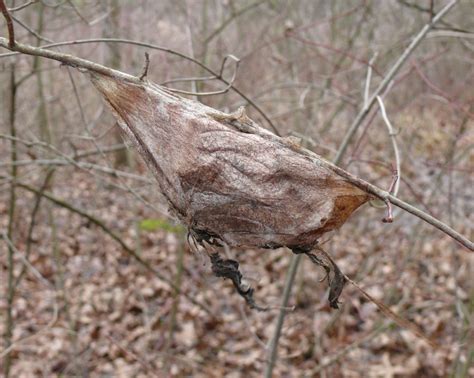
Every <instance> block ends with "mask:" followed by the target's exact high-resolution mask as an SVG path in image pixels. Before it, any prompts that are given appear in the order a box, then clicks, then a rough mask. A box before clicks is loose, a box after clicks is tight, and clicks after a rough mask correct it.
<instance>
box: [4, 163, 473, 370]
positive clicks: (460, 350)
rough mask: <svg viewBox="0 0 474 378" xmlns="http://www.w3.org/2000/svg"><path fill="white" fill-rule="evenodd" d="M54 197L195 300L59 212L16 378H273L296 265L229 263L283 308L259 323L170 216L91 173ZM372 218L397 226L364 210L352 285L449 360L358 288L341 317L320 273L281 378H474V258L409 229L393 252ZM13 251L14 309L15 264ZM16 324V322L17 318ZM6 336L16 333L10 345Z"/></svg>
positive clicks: (41, 259)
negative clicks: (268, 371) (290, 272)
mask: <svg viewBox="0 0 474 378" xmlns="http://www.w3.org/2000/svg"><path fill="white" fill-rule="evenodd" d="M61 177H63V176H61ZM122 182H124V181H123V180H122ZM98 187H99V188H98ZM3 189H4V190H3V191H2V192H1V197H0V220H1V221H0V223H1V225H0V226H1V228H4V227H6V226H7V222H8V201H7V198H8V197H7V194H8V190H6V186H4V187H3ZM148 192H150V191H149V190H148ZM17 195H18V198H17V209H16V213H17V218H16V223H15V227H14V242H15V247H16V249H17V250H16V251H15V254H14V263H15V273H16V274H18V272H19V271H20V270H21V269H22V266H23V265H24V264H23V262H24V253H25V250H26V248H27V239H28V238H27V232H28V228H29V224H30V221H31V213H32V209H33V204H34V203H35V196H34V194H32V193H29V192H27V191H25V190H22V189H17ZM54 195H55V196H56V197H57V198H60V199H62V200H64V201H66V202H67V203H69V204H71V205H73V206H75V207H77V208H80V209H82V210H84V211H87V212H88V213H89V214H91V215H93V216H95V217H97V218H99V219H101V220H102V221H103V222H104V224H105V225H106V227H108V228H109V229H110V230H113V232H114V233H116V234H117V235H119V236H120V238H122V240H123V242H125V243H126V244H127V245H128V246H130V247H131V248H132V249H134V250H135V251H136V252H137V253H139V254H140V256H141V257H142V259H144V260H145V261H146V262H147V263H148V264H149V265H150V266H151V267H153V268H154V269H155V270H157V271H158V272H159V273H160V274H161V275H162V276H164V277H165V278H167V279H168V280H170V281H172V282H175V283H176V284H177V285H178V286H179V287H180V289H181V292H182V293H184V294H185V295H186V296H185V295H184V294H181V295H178V296H176V295H175V293H174V291H173V289H172V288H171V287H170V286H169V285H168V284H167V283H166V282H164V281H163V280H161V279H159V278H158V277H157V276H156V275H154V274H153V273H152V272H150V271H149V270H147V269H146V268H144V267H143V265H141V264H139V263H138V262H137V261H136V260H135V259H134V258H133V257H131V256H130V255H129V254H127V252H126V251H125V250H124V249H123V248H122V247H121V246H120V244H118V243H117V242H116V241H115V240H113V239H112V238H111V237H110V236H109V235H107V234H106V233H104V232H103V230H102V229H100V228H99V227H98V226H97V225H95V224H94V223H91V222H90V221H88V220H87V219H85V218H84V217H83V216H79V215H77V214H73V213H72V212H71V211H69V210H68V209H66V208H64V207H60V206H57V205H54V206H52V205H51V203H49V201H47V200H45V199H44V198H43V200H42V202H41V206H40V211H39V213H38V215H37V220H36V225H35V227H34V231H33V237H32V248H31V252H30V256H29V259H28V260H29V263H28V265H27V266H26V271H25V273H26V274H25V275H24V278H23V279H22V280H21V282H20V283H19V284H18V286H17V288H16V296H15V301H14V306H13V316H14V332H13V340H14V347H13V350H12V351H11V356H12V358H13V365H12V376H14V377H31V376H45V377H51V376H102V377H104V376H114V377H131V376H136V377H156V376H193V377H222V376H229V377H241V376H252V377H253V376H261V375H262V374H263V373H262V372H263V371H264V369H265V366H266V359H267V353H268V352H267V349H266V348H267V345H268V343H269V341H270V339H271V336H272V333H273V330H274V327H275V321H276V317H277V315H278V304H279V301H280V299H279V298H280V296H281V294H282V291H283V285H284V281H285V272H286V270H287V268H288V265H289V261H290V258H291V252H290V251H288V250H285V249H279V250H264V251H259V250H247V251H227V253H229V254H230V255H231V256H232V257H233V258H235V259H237V260H238V261H239V262H240V263H241V268H242V270H243V272H244V276H245V277H246V278H247V279H248V280H249V282H250V283H251V284H252V286H254V287H255V298H256V301H258V302H259V303H263V304H266V305H270V306H274V307H275V309H271V310H270V311H267V312H257V311H254V310H251V309H249V308H248V307H247V306H246V305H245V303H244V301H243V300H242V298H241V297H239V296H238V295H237V293H236V292H235V291H234V289H233V288H232V285H231V283H230V282H228V281H225V280H222V279H219V278H215V277H214V276H213V275H212V272H211V266H210V263H209V260H208V257H207V255H206V254H205V253H203V252H193V250H192V249H191V248H190V246H189V245H188V243H187V242H186V234H185V232H184V231H183V229H182V228H180V227H177V226H176V225H174V224H172V223H170V221H168V220H167V219H168V218H166V214H164V213H161V214H160V213H159V212H157V211H155V210H152V209H151V208H150V206H147V205H146V204H142V203H139V204H138V205H137V204H136V203H134V205H133V206H130V205H129V203H130V201H131V200H130V195H124V194H123V193H120V191H118V190H117V189H116V188H114V186H107V185H106V186H104V184H103V183H99V182H98V181H97V180H96V179H95V178H94V176H92V175H91V174H89V173H87V172H81V171H76V172H73V171H72V173H71V174H70V175H69V178H68V180H64V181H62V182H61V181H60V180H56V182H55V187H54ZM144 198H145V199H146V200H149V201H150V202H151V203H158V201H159V197H156V198H155V197H154V196H151V197H150V196H149V197H148V198H147V197H146V196H145V197H144ZM135 202H138V201H135ZM364 212H369V214H371V215H372V218H373V219H376V217H377V216H380V215H381V214H379V213H378V212H377V210H375V209H370V208H369V209H368V210H367V209H362V210H359V212H358V213H357V214H356V215H355V216H354V218H353V220H351V221H349V223H348V224H347V225H346V226H344V227H343V228H342V229H341V231H340V232H338V234H336V235H334V236H333V237H332V239H331V241H330V243H328V245H330V251H331V253H332V254H333V256H334V258H335V259H336V260H337V262H338V265H339V266H340V268H341V269H342V270H343V271H344V272H345V273H346V274H347V275H348V276H350V277H352V278H353V279H355V280H356V281H357V282H359V283H360V285H362V286H363V287H364V288H366V289H367V290H368V291H369V292H370V293H371V295H373V296H374V297H375V298H377V299H378V300H381V301H383V302H384V303H385V304H387V305H388V306H390V307H391V308H392V309H393V310H394V311H396V312H397V313H398V314H401V315H402V316H403V317H405V318H407V319H409V320H411V321H413V322H414V323H415V324H417V325H418V326H419V327H420V328H421V329H422V330H423V332H425V333H426V334H427V335H429V336H430V337H431V338H433V339H434V340H436V341H437V342H438V343H439V345H440V347H439V348H437V349H432V348H431V347H430V346H428V345H427V344H426V343H425V342H424V341H422V340H420V339H419V338H417V337H416V336H415V335H413V334H412V333H411V332H410V331H408V330H404V329H400V328H399V327H398V326H396V325H394V324H393V323H392V322H391V321H390V320H389V319H387V318H386V317H385V316H384V315H383V314H381V313H380V312H379V311H378V310H377V308H376V307H375V306H374V305H373V304H372V303H370V302H368V301H367V300H366V299H365V298H363V297H362V296H361V295H360V293H359V292H357V291H356V290H355V289H354V288H353V287H351V286H350V285H348V286H346V288H345V291H344V293H343V295H342V297H341V300H342V302H343V303H342V305H341V308H340V310H333V309H331V308H330V307H329V306H328V303H327V299H326V296H327V283H326V281H324V282H319V281H320V280H321V279H322V278H323V277H324V275H323V272H322V271H320V269H319V268H318V267H316V266H314V265H311V263H310V262H309V261H304V263H303V264H302V265H301V266H300V269H299V271H298V273H297V279H296V286H295V288H294V290H293V294H292V297H291V300H290V304H291V305H292V306H295V307H294V310H293V311H289V312H288V314H287V317H286V321H285V324H284V327H283V333H282V337H281V340H280V346H279V357H278V361H277V364H276V368H275V376H282V377H296V376H307V377H312V376H318V375H321V376H327V377H337V376H347V377H359V376H360V377H362V376H366V377H367V376H370V377H379V376H380V377H382V376H383V377H394V376H404V377H406V376H413V377H421V376H426V377H436V376H446V375H448V374H450V373H451V374H453V373H456V374H458V376H463V374H464V376H469V375H470V376H474V368H473V367H471V368H470V370H468V369H469V358H470V359H471V360H470V362H471V363H472V358H473V356H472V355H473V349H472V346H469V340H470V342H472V340H473V337H474V334H473V330H474V328H473V326H472V322H473V319H474V318H473V314H474V287H473V283H472V274H473V261H472V256H470V255H469V254H467V253H464V252H463V251H462V249H461V247H457V246H454V247H453V242H452V241H451V240H449V239H448V238H447V237H445V236H443V235H441V234H436V236H438V239H437V240H436V242H433V241H429V242H423V240H422V241H421V242H419V239H418V237H417V238H416V239H415V240H413V239H411V238H410V237H409V235H411V234H408V233H407V235H408V236H406V235H404V230H405V231H406V228H403V227H401V226H400V228H395V231H396V232H398V233H399V235H400V238H399V243H398V245H397V244H395V242H393V241H390V240H391V239H390V238H386V237H385V236H386V235H389V233H390V232H393V231H394V227H397V226H396V225H397V221H395V223H394V225H395V226H385V228H384V227H383V226H377V227H376V228H374V226H373V225H372V224H371V222H373V221H374V220H373V219H371V220H370V221H365V220H364V219H363V218H362V216H361V214H362V213H364ZM405 219H407V218H405ZM352 222H353V224H351V223H352ZM413 227H419V232H420V235H419V236H420V237H422V233H423V232H424V231H423V230H424V228H423V227H420V226H419V225H417V224H416V223H415V224H414V226H413ZM408 228H411V226H410V227H408ZM371 229H374V230H373V232H374V233H375V235H374V236H373V237H371V236H369V234H368V232H369V230H371ZM2 244H3V245H2V260H1V267H2V277H3V278H2V280H1V281H2V293H3V292H4V290H5V284H6V277H7V275H6V273H7V261H6V258H5V256H6V246H5V243H2ZM180 257H182V265H181V263H180ZM180 271H181V272H182V273H181V274H180V273H179V272H180ZM2 296H3V294H2ZM189 298H192V299H193V300H195V301H198V302H199V303H201V304H203V305H204V306H205V308H206V310H204V309H202V308H200V307H199V306H198V305H196V304H194V303H192V302H191V301H190V299H189ZM0 310H1V311H0V313H1V314H5V310H6V303H5V302H2V306H1V309H0ZM4 325H5V323H4V321H3V319H2V323H1V327H2V329H1V330H2V334H3V332H4Z"/></svg>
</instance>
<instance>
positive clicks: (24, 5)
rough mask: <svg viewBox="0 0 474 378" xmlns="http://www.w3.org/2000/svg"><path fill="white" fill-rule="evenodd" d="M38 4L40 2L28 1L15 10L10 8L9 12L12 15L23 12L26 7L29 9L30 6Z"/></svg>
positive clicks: (35, 0) (36, 0)
mask: <svg viewBox="0 0 474 378" xmlns="http://www.w3.org/2000/svg"><path fill="white" fill-rule="evenodd" d="M37 2H38V0H31V1H27V2H26V3H25V4H22V5H18V6H17V7H15V8H8V11H9V12H10V13H13V12H17V11H19V10H22V9H25V8H26V7H29V6H30V5H32V4H35V3H37Z"/></svg>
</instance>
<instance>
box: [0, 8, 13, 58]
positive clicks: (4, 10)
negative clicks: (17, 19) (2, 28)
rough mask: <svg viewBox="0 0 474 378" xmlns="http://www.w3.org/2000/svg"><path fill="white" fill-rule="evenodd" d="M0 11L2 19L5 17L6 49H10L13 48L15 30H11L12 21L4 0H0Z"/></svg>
mask: <svg viewBox="0 0 474 378" xmlns="http://www.w3.org/2000/svg"><path fill="white" fill-rule="evenodd" d="M0 11H1V12H2V14H3V17H5V21H6V22H7V29H8V47H9V48H11V49H12V48H14V47H15V29H14V28H13V20H12V17H11V15H10V13H9V12H8V9H7V6H6V5H5V1H4V0H0Z"/></svg>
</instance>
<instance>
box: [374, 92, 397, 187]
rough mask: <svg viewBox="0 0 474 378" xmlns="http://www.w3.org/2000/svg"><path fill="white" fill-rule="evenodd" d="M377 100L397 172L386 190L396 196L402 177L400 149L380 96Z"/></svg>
mask: <svg viewBox="0 0 474 378" xmlns="http://www.w3.org/2000/svg"><path fill="white" fill-rule="evenodd" d="M377 101H378V103H379V106H380V112H381V113H382V118H383V120H384V122H385V125H386V126H387V129H388V135H389V136H390V140H391V142H392V147H393V152H394V154H395V170H396V172H397V180H395V181H394V187H393V188H390V189H389V190H388V192H389V193H391V194H393V195H394V196H396V195H397V194H398V189H399V188H400V180H401V178H402V164H401V158H400V150H399V149H398V144H397V139H396V136H397V133H396V132H395V130H394V129H393V127H392V124H391V123H390V120H389V119H388V116H387V112H386V111H385V105H384V103H383V101H382V98H381V97H380V96H377Z"/></svg>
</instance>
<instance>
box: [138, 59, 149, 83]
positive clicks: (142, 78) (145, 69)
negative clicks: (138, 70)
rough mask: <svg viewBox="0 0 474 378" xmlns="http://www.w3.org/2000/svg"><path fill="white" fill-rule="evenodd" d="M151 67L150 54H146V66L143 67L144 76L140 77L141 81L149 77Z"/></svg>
mask: <svg viewBox="0 0 474 378" xmlns="http://www.w3.org/2000/svg"><path fill="white" fill-rule="evenodd" d="M149 67H150V54H148V53H147V52H145V65H144V66H143V71H142V74H141V75H140V76H139V78H140V81H143V80H144V79H145V78H146V77H147V76H148V68H149Z"/></svg>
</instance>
